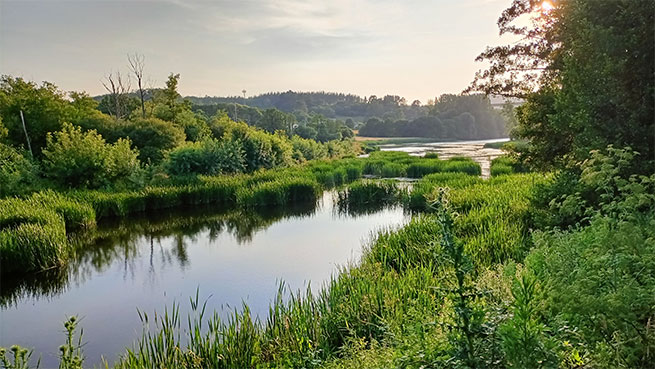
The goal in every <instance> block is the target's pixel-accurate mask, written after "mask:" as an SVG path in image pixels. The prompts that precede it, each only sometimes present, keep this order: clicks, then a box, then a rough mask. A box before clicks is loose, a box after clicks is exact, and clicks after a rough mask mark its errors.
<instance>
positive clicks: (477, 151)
mask: <svg viewBox="0 0 655 369" xmlns="http://www.w3.org/2000/svg"><path fill="white" fill-rule="evenodd" d="M507 141H509V138H498V139H491V140H477V141H449V142H430V143H416V144H407V143H403V144H387V145H380V150H382V151H403V152H406V153H408V154H410V155H418V156H423V155H425V154H426V153H429V152H436V153H437V154H438V155H439V158H440V159H449V158H452V157H453V156H468V157H470V158H472V159H473V160H475V161H476V162H477V163H478V164H480V167H481V168H482V178H489V176H490V167H491V161H492V160H493V159H495V158H497V157H499V156H500V155H502V154H503V151H502V150H499V149H492V148H485V147H484V145H485V144H486V143H495V142H507Z"/></svg>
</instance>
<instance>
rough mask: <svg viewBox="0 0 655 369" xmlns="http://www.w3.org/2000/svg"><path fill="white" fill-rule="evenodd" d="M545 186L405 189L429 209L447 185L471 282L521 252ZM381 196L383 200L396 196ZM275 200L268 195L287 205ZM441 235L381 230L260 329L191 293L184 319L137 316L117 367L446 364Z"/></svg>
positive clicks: (413, 228) (457, 176) (308, 186)
mask: <svg viewBox="0 0 655 369" xmlns="http://www.w3.org/2000/svg"><path fill="white" fill-rule="evenodd" d="M320 172H321V173H328V170H327V169H325V168H322V169H321V170H320ZM289 173H291V172H289ZM261 175H262V177H260V178H259V181H254V182H252V188H256V189H257V190H253V192H256V191H262V192H263V193H266V191H275V188H277V187H278V186H280V187H279V188H284V190H280V191H281V192H280V193H292V192H293V191H297V193H300V194H311V193H314V192H313V191H315V190H316V188H317V186H318V182H316V181H315V180H314V181H312V180H311V178H312V177H302V176H301V177H297V176H295V177H293V178H294V179H293V180H292V179H289V178H287V177H285V176H286V175H284V174H278V175H272V174H270V173H265V174H261ZM288 175H291V174H288ZM285 178H286V179H285ZM314 178H315V177H314ZM544 179H545V177H544V176H542V175H536V174H520V175H510V176H502V177H499V178H495V179H491V180H488V181H484V180H482V179H480V178H478V177H475V176H471V175H468V174H466V173H437V174H430V175H427V176H425V177H424V178H423V179H422V180H421V181H419V182H418V183H417V184H416V185H415V186H414V189H413V191H414V192H417V191H419V192H418V193H420V194H421V196H422V198H423V199H424V200H423V201H430V199H431V197H430V194H431V192H429V190H430V189H431V190H432V191H437V192H438V193H443V192H444V191H443V190H440V188H443V187H449V188H450V190H449V191H448V201H449V203H450V208H451V209H453V210H455V212H454V213H453V216H454V222H453V223H452V227H453V234H450V235H449V236H448V237H450V238H449V239H451V240H452V239H453V238H452V237H455V239H456V240H457V242H461V245H463V247H462V251H463V252H465V253H466V255H469V256H470V257H471V259H472V262H473V265H475V266H476V268H475V269H472V270H469V272H468V273H469V275H477V273H479V272H480V271H483V270H486V268H487V267H491V266H492V264H493V263H495V262H497V261H500V262H502V261H506V260H508V259H512V258H515V257H517V255H520V254H521V253H522V252H523V251H524V247H525V242H526V240H525V238H524V235H525V232H526V230H527V227H528V225H529V219H530V218H529V212H528V208H527V204H528V203H529V197H530V194H531V190H532V188H533V187H534V186H535V185H536V184H538V183H540V182H541V181H543V180H544ZM380 183H384V182H379V181H378V182H377V183H376V182H356V183H355V184H353V185H352V187H351V189H355V190H353V192H352V193H353V194H354V193H357V192H358V191H361V196H362V197H363V198H364V199H366V198H367V196H369V195H370V193H371V192H375V191H379V189H378V188H379V187H380V186H381V185H380ZM267 186H271V187H267ZM285 186H287V187H285ZM370 186H373V187H370ZM382 187H383V188H382V192H381V193H382V195H383V196H386V195H388V194H389V193H390V192H393V190H389V191H387V190H386V189H384V184H383V185H382ZM239 191H240V189H239V190H237V191H236V192H235V193H238V192H239ZM369 191H371V192H369ZM418 193H417V195H416V196H418ZM241 196H244V198H247V199H251V198H252V199H257V198H258V197H257V196H259V195H254V194H253V195H250V194H243V195H241ZM262 196H264V195H262ZM277 196H280V195H279V194H272V195H265V198H274V199H278V200H280V199H281V200H280V201H282V200H287V199H288V198H286V197H277ZM349 196H359V195H350V194H349ZM376 196H377V195H376ZM408 196H409V195H408ZM408 198H411V196H409V197H408ZM278 200H275V201H278ZM235 201H236V202H237V203H238V202H239V200H238V197H237V200H235ZM244 201H245V200H244ZM248 201H250V200H248ZM252 201H255V203H257V201H256V200H252ZM61 221H62V222H63V220H61ZM444 232H449V231H447V230H446V229H445V228H444V225H443V223H442V220H441V218H439V216H437V215H435V214H431V213H424V214H421V215H418V216H415V217H413V219H412V220H411V221H410V222H409V223H408V224H407V225H405V226H404V227H402V228H400V229H398V230H383V231H380V232H379V233H378V234H377V237H375V238H374V239H373V240H372V241H371V242H370V243H369V244H368V246H367V247H366V248H365V250H364V254H363V256H362V259H361V262H360V263H359V264H358V265H351V266H347V267H342V268H341V269H340V270H339V272H338V273H336V274H335V275H334V276H333V277H332V279H331V280H330V281H329V282H328V283H326V284H325V285H324V286H322V288H320V289H319V290H318V292H316V293H314V292H312V291H313V290H312V289H311V288H309V287H307V289H306V290H304V291H297V292H292V291H289V290H288V289H287V288H285V287H284V286H283V285H281V286H280V289H279V292H278V294H277V296H276V297H275V298H274V299H273V300H272V301H271V304H270V307H269V312H268V315H267V316H265V317H263V319H264V320H260V319H259V318H258V317H255V316H253V315H252V313H251V311H250V309H249V308H248V306H247V305H245V304H244V305H242V306H241V307H240V308H238V309H235V310H233V311H232V312H231V313H229V314H228V315H227V316H224V315H223V316H219V315H218V314H217V313H216V312H212V313H210V312H207V311H206V309H205V306H206V305H205V304H203V303H201V302H200V301H199V298H198V296H197V295H196V297H195V298H192V299H191V300H190V304H191V311H190V313H189V314H188V315H187V316H186V320H185V319H183V318H182V317H181V316H180V308H179V305H178V304H174V305H173V306H172V307H171V308H167V309H165V310H164V312H163V313H161V314H157V313H155V314H147V313H145V312H140V313H139V314H140V317H141V320H142V323H143V334H142V336H141V338H140V339H139V340H138V341H137V342H136V343H135V344H134V345H133V346H132V347H131V348H129V349H126V351H125V353H124V354H123V355H122V356H121V359H120V360H119V361H118V362H117V363H116V364H115V367H116V368H208V367H212V368H267V367H304V368H313V367H320V366H322V365H325V364H331V365H333V364H335V359H337V358H342V357H346V358H348V357H350V358H352V357H356V356H357V355H361V354H363V353H364V352H374V353H375V352H377V353H380V354H384V357H383V358H380V360H381V362H385V363H389V362H391V363H393V366H399V367H403V366H410V367H421V366H424V367H432V366H435V365H436V363H443V362H444V360H447V359H448V358H449V357H452V355H454V354H453V353H455V352H457V350H458V348H457V347H458V346H457V345H458V344H460V343H462V342H465V340H462V339H455V340H451V338H452V337H453V335H454V336H457V334H458V333H457V332H460V331H461V329H460V328H461V327H459V328H457V327H458V326H457V324H458V320H457V319H456V317H458V316H460V315H461V314H460V315H458V312H457V306H459V305H457V304H456V301H454V300H453V296H452V295H453V293H452V291H453V288H456V287H457V284H456V282H454V276H455V275H456V274H457V273H456V270H455V269H456V268H455V267H454V265H455V264H453V260H454V259H453V256H452V255H451V253H449V252H447V251H446V250H445V249H444V247H445V246H444V234H445V233H444ZM478 268H479V269H478ZM485 275H486V274H485ZM460 287H461V286H460ZM476 301H477V300H476ZM476 303H477V302H476ZM460 313H461V312H460ZM459 323H461V322H459ZM448 327H454V328H452V329H451V328H448ZM457 329H460V330H457ZM462 332H464V331H462ZM466 332H468V331H466ZM458 337H459V336H458ZM460 338H461V337H460ZM387 348H401V349H402V352H405V354H406V355H405V356H400V357H392V358H390V357H388V356H387V354H388V351H386V349H387ZM369 350H373V351H369Z"/></svg>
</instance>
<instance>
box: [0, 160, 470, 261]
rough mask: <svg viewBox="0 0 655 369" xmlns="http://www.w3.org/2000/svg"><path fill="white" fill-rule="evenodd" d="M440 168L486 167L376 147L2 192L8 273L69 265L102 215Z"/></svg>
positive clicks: (274, 195)
mask: <svg viewBox="0 0 655 369" xmlns="http://www.w3.org/2000/svg"><path fill="white" fill-rule="evenodd" d="M434 172H457V173H468V174H472V175H479V173H480V167H479V166H478V165H477V164H475V163H474V162H473V161H471V160H469V159H467V160H462V159H457V160H447V161H442V160H439V159H436V158H427V159H426V158H420V157H414V156H410V155H408V154H407V153H402V152H374V153H372V154H371V156H370V157H369V158H365V159H343V160H319V161H311V162H308V163H305V164H303V165H299V166H296V167H291V168H284V169H277V170H262V171H258V172H255V173H252V174H247V175H246V174H239V175H233V176H228V175H222V176H209V177H202V176H201V177H199V178H198V179H196V180H194V181H191V182H188V183H184V184H180V185H177V186H153V187H145V188H143V189H141V190H135V191H122V192H110V191H86V190H78V191H71V192H67V193H57V192H54V191H43V192H38V193H34V194H32V195H30V196H28V197H26V198H22V199H17V198H16V199H4V200H0V205H2V208H1V209H0V251H1V252H2V255H3V257H2V260H3V261H2V264H1V265H2V266H3V267H2V273H16V272H21V271H23V272H28V271H35V270H42V269H47V268H51V267H56V266H60V265H63V264H64V263H65V262H66V260H67V259H68V257H69V255H70V252H71V245H70V242H69V241H68V240H67V238H68V236H69V235H70V233H71V232H73V231H76V230H80V229H85V228H88V227H90V226H93V225H94V224H95V222H96V220H98V219H102V218H111V217H125V216H128V215H130V214H135V213H142V212H149V211H153V210H158V209H166V208H176V207H183V206H190V205H205V204H215V205H221V206H223V207H225V208H229V207H234V206H237V207H245V208H252V207H270V206H286V205H289V204H293V203H299V202H312V201H315V200H316V198H317V197H318V195H319V193H320V191H321V189H325V188H331V187H337V186H342V185H345V184H348V183H351V182H353V181H355V180H357V179H359V178H361V177H362V176H363V175H364V174H372V175H376V176H381V177H401V176H405V175H407V176H411V177H417V178H418V177H423V176H425V175H427V174H430V173H434ZM363 189H364V188H363V187H362V186H361V185H356V186H355V187H354V188H353V190H352V191H351V193H352V194H353V195H349V196H348V198H349V199H350V200H348V201H350V202H355V203H357V202H359V203H364V202H371V201H372V200H371V199H369V200H366V199H365V198H364V197H362V196H360V197H359V199H357V195H355V194H357V193H358V194H360V195H363V194H364V193H365V192H366V191H363ZM381 189H382V188H380V189H377V190H376V191H380V190H381ZM369 190H370V189H369ZM387 190H389V188H387ZM384 191H386V190H384ZM384 191H383V192H384ZM387 192H388V191H387ZM378 195H379V194H376V195H375V196H377V197H379V196H378ZM390 195H391V194H390V193H387V194H386V195H385V196H390ZM394 196H395V194H394Z"/></svg>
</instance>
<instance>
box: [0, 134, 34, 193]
mask: <svg viewBox="0 0 655 369" xmlns="http://www.w3.org/2000/svg"><path fill="white" fill-rule="evenodd" d="M0 128H1V127H0ZM38 175H39V170H38V166H37V165H36V164H34V163H33V162H32V161H31V160H29V159H28V158H26V157H25V156H24V155H22V154H21V153H20V152H18V151H17V150H16V149H14V148H12V147H10V146H7V145H4V144H2V143H0V197H4V196H9V195H16V194H21V193H25V192H28V191H29V190H30V189H31V188H32V187H33V186H35V185H36V183H37V181H38Z"/></svg>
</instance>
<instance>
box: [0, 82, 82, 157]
mask: <svg viewBox="0 0 655 369" xmlns="http://www.w3.org/2000/svg"><path fill="white" fill-rule="evenodd" d="M20 111H23V116H24V118H25V126H26V129H27V134H28V136H29V139H30V141H31V146H32V149H33V151H34V155H36V156H40V154H41V148H43V147H45V145H46V136H47V135H48V133H49V132H55V131H59V130H60V129H61V128H62V127H63V124H64V122H67V121H71V120H72V118H73V117H74V115H75V108H74V107H73V106H71V104H70V102H69V101H68V100H67V99H66V94H65V93H64V92H62V91H60V90H59V89H57V87H56V86H55V85H53V84H51V83H48V82H44V83H43V84H42V85H41V86H37V85H36V84H35V83H33V82H27V81H25V80H24V79H22V78H13V77H10V76H7V75H3V76H2V78H0V116H2V121H3V124H4V126H5V127H6V128H7V130H8V136H7V138H6V140H7V142H8V143H9V144H10V145H12V146H16V147H24V148H25V149H27V148H28V144H27V138H26V137H25V132H24V130H23V124H22V121H21V118H20Z"/></svg>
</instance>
